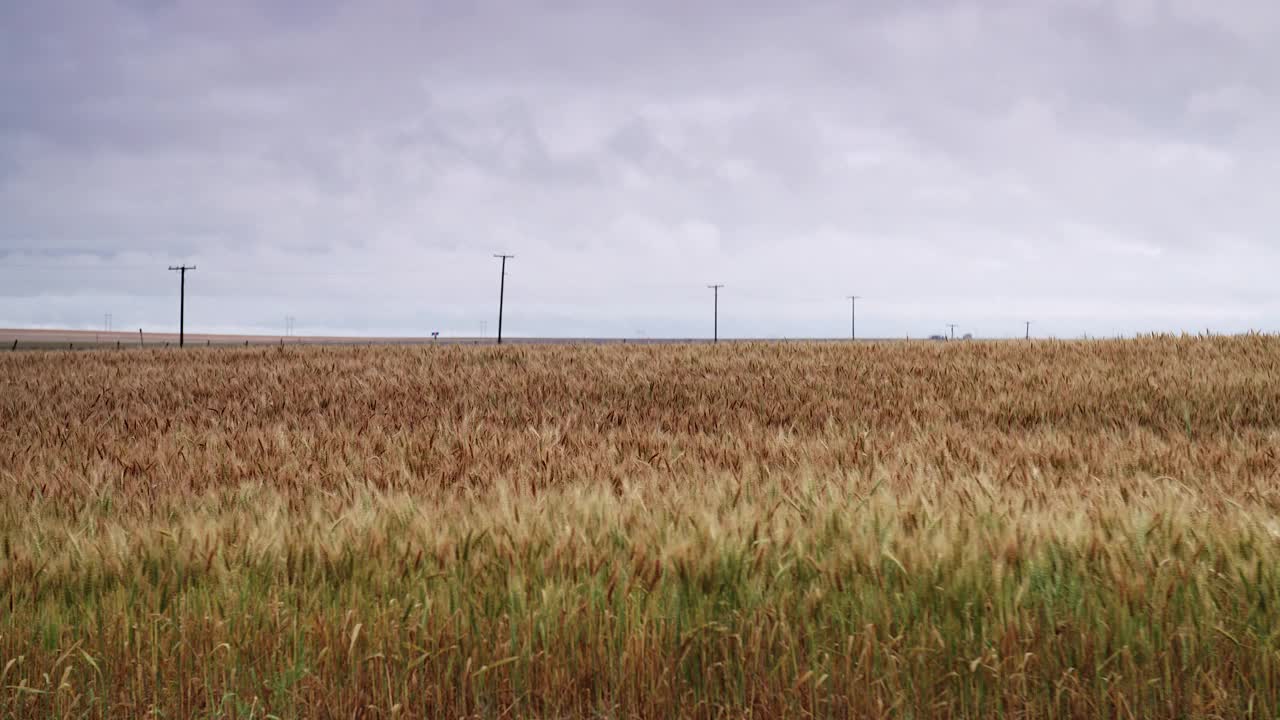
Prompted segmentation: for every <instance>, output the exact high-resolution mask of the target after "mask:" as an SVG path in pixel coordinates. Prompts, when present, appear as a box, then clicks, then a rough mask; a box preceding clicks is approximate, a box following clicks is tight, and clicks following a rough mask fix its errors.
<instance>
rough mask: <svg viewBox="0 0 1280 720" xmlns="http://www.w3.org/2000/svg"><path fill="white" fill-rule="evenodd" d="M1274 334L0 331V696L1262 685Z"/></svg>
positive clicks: (1156, 690)
mask: <svg viewBox="0 0 1280 720" xmlns="http://www.w3.org/2000/svg"><path fill="white" fill-rule="evenodd" d="M1277 377H1280V340H1277V339H1273V338H1265V337H1244V338H1214V339H1196V338H1182V339H1175V338H1146V339H1142V340H1137V341H1122V342H1121V341H1117V342H1100V343H1041V342H1037V343H973V344H948V345H945V346H943V345H922V344H884V345H858V346H852V345H835V344H808V345H775V344H758V345H746V346H743V345H721V346H718V347H710V346H697V347H695V346H687V347H680V346H644V347H633V346H627V347H618V346H613V347H508V348H502V349H496V348H450V347H440V348H411V349H406V348H376V349H367V348H305V349H284V350H279V349H272V350H261V349H251V350H234V351H231V350H210V351H202V350H198V351H193V352H185V353H177V352H172V351H170V352H164V351H155V352H133V353H128V354H125V353H118V354H117V353H88V354H77V355H71V354H61V355H60V354H45V353H13V354H10V355H5V356H2V357H0V426H2V427H3V428H4V432H3V433H0V712H2V713H4V714H5V715H6V716H12V717H29V718H43V717H141V716H146V715H149V714H154V715H157V716H165V717H246V718H247V717H256V718H263V717H268V716H270V715H274V716H277V717H353V716H357V717H404V718H408V717H446V716H447V717H457V716H468V717H512V716H517V717H521V716H522V717H584V716H587V717H597V716H601V717H673V716H688V717H723V716H730V717H737V716H747V715H751V716H755V717H775V716H803V715H816V716H821V717H944V718H946V717H953V718H968V717H972V718H984V717H1096V716H1114V717H1179V718H1181V717H1246V716H1258V717H1274V716H1276V715H1277V714H1280V655H1278V654H1277V653H1278V651H1280V637H1278V635H1277V631H1278V630H1280V625H1278V624H1277V623H1276V621H1275V620H1274V619H1273V618H1275V617H1276V608H1277V607H1280V605H1278V603H1280V577H1278V573H1280V562H1277V560H1278V559H1280V555H1278V552H1280V545H1278V544H1277V539H1278V538H1280V517H1277V514H1276V511H1277V505H1278V503H1280V495H1278V491H1277V488H1278V487H1280V486H1278V485H1277V480H1280V429H1278V428H1280V384H1278V383H1277V382H1276V378H1277Z"/></svg>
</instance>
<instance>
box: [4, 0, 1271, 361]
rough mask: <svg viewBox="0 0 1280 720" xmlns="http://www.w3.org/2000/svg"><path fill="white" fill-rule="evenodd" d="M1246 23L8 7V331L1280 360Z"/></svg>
mask: <svg viewBox="0 0 1280 720" xmlns="http://www.w3.org/2000/svg"><path fill="white" fill-rule="evenodd" d="M1277 36H1280V6H1278V5H1276V4H1275V3H1274V2H1263V1H1261V0H1258V1H1251V0H1236V1H1234V2H1232V1H1224V2H1219V3H1212V4H1209V3H1203V2H1199V1H1198V0H1123V1H1116V0H1106V1H1104V0H1046V2H1039V3H1023V2H1012V1H1010V2H1000V1H996V0H991V1H986V2H976V1H972V2H964V1H956V2H945V3H944V2H920V3H901V2H889V1H888V0H877V1H873V2H859V3H846V2H800V3H791V2H773V1H766V0H750V1H748V2H733V3H730V2H727V0H712V1H710V2H704V3H675V2H665V1H662V0H658V1H654V2H644V3H639V2H630V3H620V2H615V3H609V2H603V3H580V2H572V1H569V0H559V1H555V2H550V1H548V2H541V3H535V2H495V1H492V0H489V1H485V0H481V1H479V2H452V1H450V2H425V3H422V2H398V1H393V0H381V1H378V0H375V1H374V2H367V3H343V2H336V1H332V0H330V1H326V2H301V0H290V1H288V2H275V3H258V2H248V1H247V0H230V1H228V2H219V3H207V2H185V1H183V2H176V1H175V2H168V1H165V0H128V1H123V0H118V1H116V2H109V1H107V0H83V1H80V2H74V3H72V2H69V1H66V2H64V1H61V0H53V1H50V2H34V1H32V2H19V3H17V4H12V3H9V4H5V5H4V6H3V8H0V97H3V98H4V102H0V302H2V304H0V326H14V325H18V326H32V325H58V326H79V327H93V326H96V325H99V324H101V321H102V315H103V313H105V312H111V313H112V314H113V316H114V318H115V323H116V325H117V327H126V326H127V327H133V326H148V327H154V328H155V329H164V328H166V327H167V326H169V325H173V324H175V318H174V317H173V315H174V314H175V310H176V308H175V307H174V305H175V304H176V303H175V302H174V301H175V298H174V295H175V294H176V289H177V287H176V285H177V282H176V277H173V276H171V275H172V274H170V273H167V272H166V271H165V267H167V266H168V265H169V264H171V263H176V262H179V261H187V262H194V263H196V264H197V265H199V270H197V271H196V272H195V273H193V274H192V275H191V276H190V277H189V286H188V287H189V292H190V294H191V301H190V302H189V306H188V309H189V313H190V315H189V321H190V323H191V326H192V327H198V328H199V329H201V330H204V329H209V330H217V329H225V330H241V331H254V330H259V331H266V332H278V331H279V328H280V327H281V326H282V324H283V319H284V316H285V315H293V316H296V317H297V318H298V332H300V333H337V332H348V333H367V334H381V333H407V334H415V335H422V334H426V333H429V332H430V331H432V330H441V331H443V332H445V333H446V334H475V333H478V332H479V331H480V327H481V323H482V322H488V327H489V331H490V332H491V333H492V329H493V327H494V326H495V325H496V322H495V320H496V318H495V315H496V290H497V281H498V267H497V261H496V260H494V259H492V258H491V254H492V253H493V252H513V253H515V254H516V255H517V258H516V259H515V260H514V261H512V264H511V266H510V268H509V271H510V276H509V277H508V297H509V299H510V301H511V304H510V307H509V313H510V314H509V316H508V319H507V326H508V327H509V328H510V330H511V331H512V332H514V333H518V334H529V335H560V336H570V335H604V336H634V335H647V336H651V337H654V336H700V335H704V334H706V333H707V331H708V330H709V329H710V327H709V326H710V319H711V318H710V310H711V307H710V305H711V303H710V300H711V298H710V291H709V290H706V289H705V287H704V286H705V285H706V284H708V283H712V282H722V283H725V284H727V286H728V287H727V288H726V289H725V290H724V291H722V293H723V294H722V296H721V310H722V315H721V328H722V330H723V331H724V332H725V333H726V334H727V335H736V336H788V337H798V336H840V335H842V334H843V333H845V332H846V331H847V327H848V311H849V306H848V303H847V301H846V300H844V297H845V296H846V295H848V294H851V293H856V294H858V295H862V296H865V298H866V299H865V300H864V301H861V302H860V304H859V328H860V331H861V333H865V334H866V335H879V336H892V337H898V336H903V335H914V336H919V335H922V334H929V333H933V332H940V331H941V328H942V327H943V324H944V323H948V322H954V323H958V324H959V325H960V331H961V332H964V331H966V330H967V331H970V332H973V333H975V334H978V335H990V336H1008V335H1020V334H1021V332H1022V321H1023V320H1024V319H1031V320H1034V321H1035V326H1034V327H1035V329H1036V331H1037V332H1039V333H1040V334H1045V335H1049V334H1052V335H1058V336H1076V335H1080V334H1082V333H1088V334H1090V335H1106V334H1118V333H1131V332H1140V331H1151V330H1174V331H1176V330H1188V331H1198V330H1204V329H1212V330H1215V331H1241V330H1246V329H1262V330H1270V331H1276V330H1280V293H1277V291H1276V290H1275V282H1274V280H1273V279H1272V277H1271V274H1272V269H1273V268H1276V267H1280V239H1277V238H1276V237H1275V235H1274V233H1273V232H1272V229H1273V228H1275V227H1280V206H1277V205H1276V204H1275V203H1274V202H1272V201H1271V196H1272V195H1273V193H1274V187H1276V185H1277V181H1278V180H1280V151H1277V150H1276V149H1275V143H1274V141H1273V138H1274V128H1275V127H1276V121H1277V119H1280V100H1278V99H1277V98H1280V87H1277V85H1278V84H1280V75H1278V74H1277V73H1275V72H1274V68H1275V67H1280V50H1277V46H1276V44H1275V43H1274V42H1273V40H1274V38H1275V37H1277Z"/></svg>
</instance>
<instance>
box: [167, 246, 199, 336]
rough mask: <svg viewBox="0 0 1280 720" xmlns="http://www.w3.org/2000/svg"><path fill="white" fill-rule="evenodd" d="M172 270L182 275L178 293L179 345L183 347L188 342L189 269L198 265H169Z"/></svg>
mask: <svg viewBox="0 0 1280 720" xmlns="http://www.w3.org/2000/svg"><path fill="white" fill-rule="evenodd" d="M169 269H170V270H176V271H178V273H179V274H181V275H182V283H181V285H180V286H179V287H180V288H181V290H180V294H179V295H178V347H182V346H183V345H184V344H185V342H186V324H187V271H188V270H195V269H196V266H195V265H191V266H187V265H179V266H177V267H174V266H172V265H170V266H169Z"/></svg>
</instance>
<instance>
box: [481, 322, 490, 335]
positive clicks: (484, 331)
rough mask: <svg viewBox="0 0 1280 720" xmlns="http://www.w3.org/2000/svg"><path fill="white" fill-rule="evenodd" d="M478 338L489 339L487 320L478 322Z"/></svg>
mask: <svg viewBox="0 0 1280 720" xmlns="http://www.w3.org/2000/svg"><path fill="white" fill-rule="evenodd" d="M480 337H482V338H483V337H489V321H488V320H481V321H480Z"/></svg>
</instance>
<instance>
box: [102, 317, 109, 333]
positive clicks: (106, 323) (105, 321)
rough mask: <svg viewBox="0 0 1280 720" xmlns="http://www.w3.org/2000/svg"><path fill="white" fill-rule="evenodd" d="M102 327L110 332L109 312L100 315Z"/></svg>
mask: <svg viewBox="0 0 1280 720" xmlns="http://www.w3.org/2000/svg"><path fill="white" fill-rule="evenodd" d="M102 327H103V329H105V330H106V331H107V332H111V313H107V314H105V315H103V316H102Z"/></svg>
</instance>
